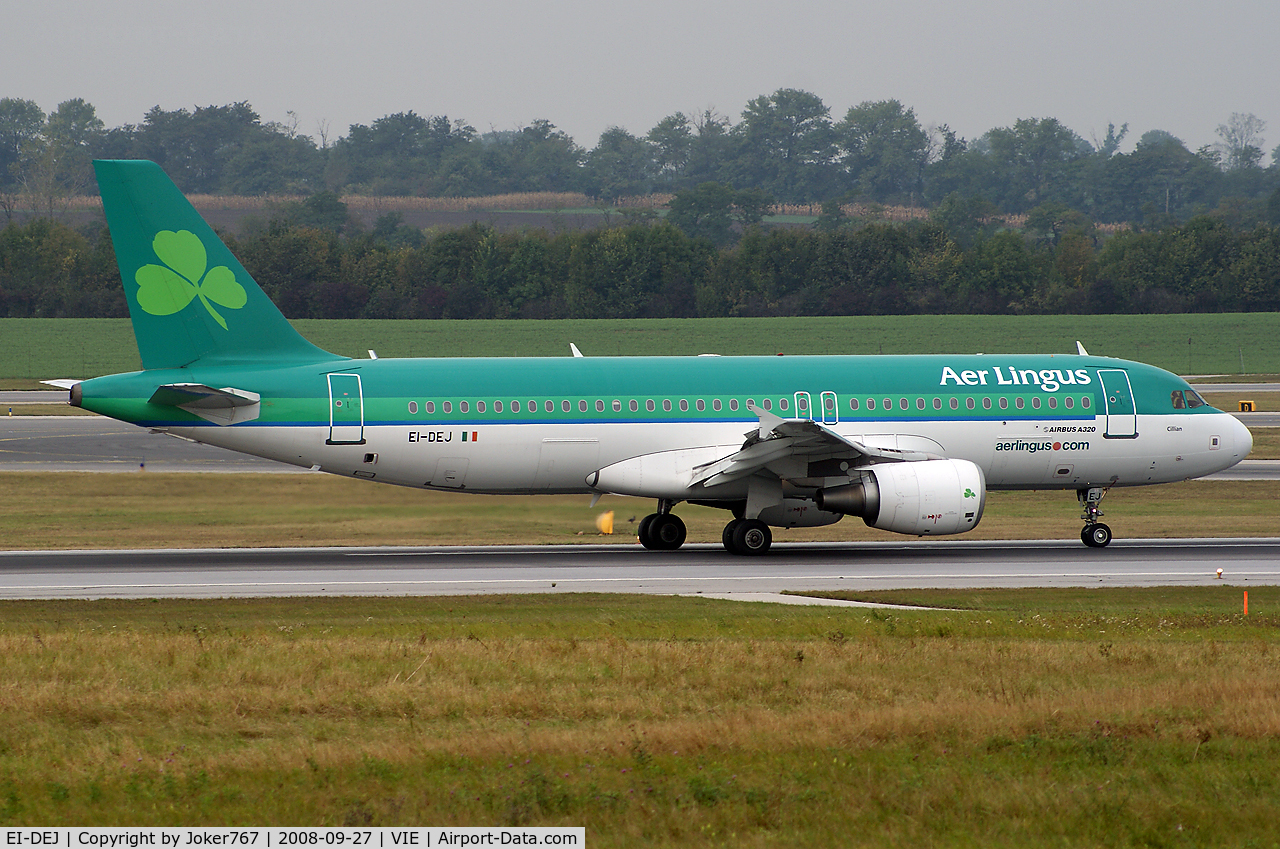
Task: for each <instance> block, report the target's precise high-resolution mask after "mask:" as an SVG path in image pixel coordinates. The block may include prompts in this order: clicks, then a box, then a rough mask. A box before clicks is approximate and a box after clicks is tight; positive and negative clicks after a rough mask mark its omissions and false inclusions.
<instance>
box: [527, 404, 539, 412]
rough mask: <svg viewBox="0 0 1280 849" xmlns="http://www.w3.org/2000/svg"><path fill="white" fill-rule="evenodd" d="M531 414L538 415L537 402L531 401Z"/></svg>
mask: <svg viewBox="0 0 1280 849" xmlns="http://www.w3.org/2000/svg"><path fill="white" fill-rule="evenodd" d="M529 412H531V413H536V412H538V402H537V401H530V402H529Z"/></svg>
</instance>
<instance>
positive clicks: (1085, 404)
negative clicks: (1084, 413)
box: [1080, 395, 1093, 410]
mask: <svg viewBox="0 0 1280 849" xmlns="http://www.w3.org/2000/svg"><path fill="white" fill-rule="evenodd" d="M1092 404H1093V402H1092V401H1090V400H1089V396H1088V395H1086V396H1084V397H1083V398H1081V399H1080V406H1081V407H1084V408H1085V409H1086V410H1087V409H1089V407H1090V405H1092Z"/></svg>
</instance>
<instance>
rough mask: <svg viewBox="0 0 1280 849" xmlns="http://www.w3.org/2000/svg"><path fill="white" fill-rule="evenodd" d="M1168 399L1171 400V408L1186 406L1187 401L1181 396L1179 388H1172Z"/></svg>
mask: <svg viewBox="0 0 1280 849" xmlns="http://www.w3.org/2000/svg"><path fill="white" fill-rule="evenodd" d="M1169 400H1170V401H1172V402H1173V408H1174V409H1175V410H1185V409H1186V408H1187V402H1186V400H1185V399H1184V398H1183V397H1182V390H1181V389H1175V390H1173V392H1172V393H1170V396H1169Z"/></svg>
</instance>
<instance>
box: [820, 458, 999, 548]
mask: <svg viewBox="0 0 1280 849" xmlns="http://www.w3.org/2000/svg"><path fill="white" fill-rule="evenodd" d="M814 500H815V501H816V502H817V505H818V509H819V510H824V511H828V512H831V513H843V514H845V515H847V516H861V517H862V520H863V521H864V522H866V523H867V524H868V525H869V526H871V527H873V528H879V529H880V530H883V531H893V532H895V533H899V534H913V535H916V536H925V535H928V536H934V535H940V534H962V533H964V532H965V531H971V530H973V529H974V528H976V527H977V526H978V522H980V521H981V520H982V510H983V508H984V507H986V503H987V488H986V479H985V478H984V477H983V475H982V469H980V468H978V466H977V465H975V464H974V463H971V462H969V461H968V460H921V461H919V462H915V463H882V464H879V465H877V466H874V467H873V468H870V469H866V470H863V471H862V472H861V473H860V475H859V478H858V479H857V480H854V481H852V482H850V483H848V484H845V485H843V486H834V487H827V488H825V489H820V490H818V492H817V494H816V495H815V496H814Z"/></svg>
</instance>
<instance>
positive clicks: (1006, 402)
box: [1000, 398, 1009, 410]
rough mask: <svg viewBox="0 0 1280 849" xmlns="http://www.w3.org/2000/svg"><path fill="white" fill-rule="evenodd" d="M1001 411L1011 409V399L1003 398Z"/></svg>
mask: <svg viewBox="0 0 1280 849" xmlns="http://www.w3.org/2000/svg"><path fill="white" fill-rule="evenodd" d="M1000 409H1002V410H1007V409H1009V399H1008V398H1001V399H1000Z"/></svg>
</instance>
